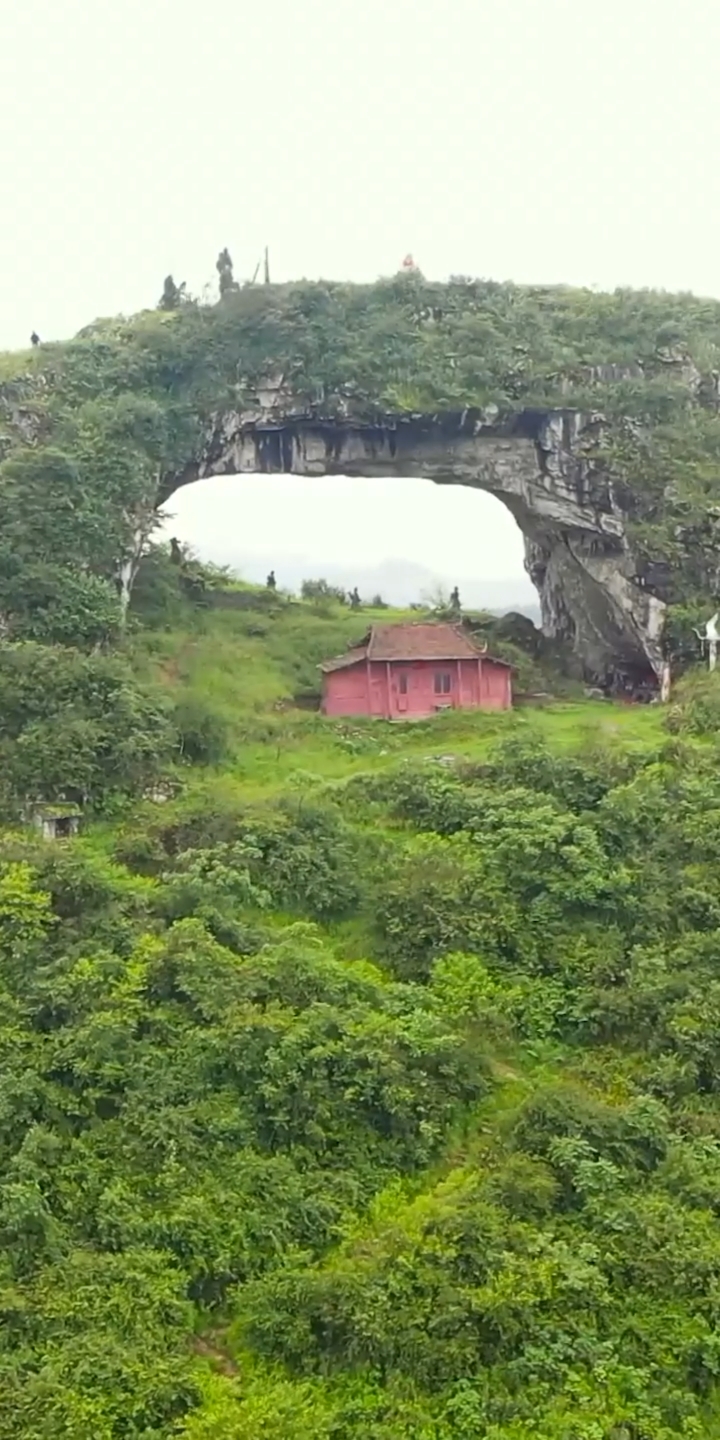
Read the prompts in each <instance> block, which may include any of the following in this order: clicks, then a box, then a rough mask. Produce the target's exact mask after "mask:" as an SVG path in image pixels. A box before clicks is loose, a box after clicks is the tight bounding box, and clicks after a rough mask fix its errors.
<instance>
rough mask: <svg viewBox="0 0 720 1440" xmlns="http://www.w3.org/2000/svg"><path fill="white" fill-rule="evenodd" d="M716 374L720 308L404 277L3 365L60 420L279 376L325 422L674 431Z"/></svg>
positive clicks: (653, 296)
mask: <svg viewBox="0 0 720 1440" xmlns="http://www.w3.org/2000/svg"><path fill="white" fill-rule="evenodd" d="M609 366H613V367H617V368H616V370H615V372H614V373H613V372H610V371H608V370H604V371H603V367H609ZM718 367H720V302H717V301H715V300H709V299H699V298H697V297H695V296H692V295H687V294H683V295H672V294H666V293H664V292H656V291H650V290H642V291H632V290H616V291H614V292H613V293H598V292H596V291H593V290H582V289H574V288H571V287H568V286H521V285H515V284H512V283H498V282H496V281H489V280H468V279H465V278H463V277H454V278H452V279H451V280H450V281H449V282H448V283H439V282H434V281H429V280H426V279H425V278H424V277H422V276H421V275H419V274H410V275H408V274H400V275H397V276H394V277H392V278H388V279H381V280H378V281H377V282H375V283H374V284H370V285H354V284H347V283H340V282H326V281H319V282H309V281H298V282H293V283H291V284H285V285H271V286H255V285H247V286H245V287H243V288H241V289H239V290H237V291H233V292H232V293H230V294H229V295H227V296H225V297H224V299H223V300H222V301H221V302H220V303H218V304H213V305H205V304H201V303H199V302H196V301H189V302H186V303H185V304H183V305H182V306H181V307H180V308H179V309H178V310H175V311H170V312H167V311H162V310H155V311H143V312H141V313H140V314H139V315H137V316H134V317H131V318H129V319H124V318H119V319H108V320H100V321H97V322H95V323H94V324H92V325H89V326H87V327H86V328H85V329H84V330H83V331H81V332H80V334H79V335H78V336H76V337H75V338H74V339H73V340H71V341H69V342H66V343H61V344H51V345H42V346H40V347H38V348H37V350H35V351H34V352H32V353H31V354H29V355H27V354H24V353H23V354H18V355H17V356H6V357H0V383H2V381H5V384H6V385H7V384H8V382H9V383H10V387H11V389H12V388H14V387H13V385H12V382H13V381H16V382H17V381H21V382H22V380H23V379H25V378H26V381H27V386H28V388H29V390H30V392H31V394H32V396H33V399H34V400H35V401H38V402H40V403H41V404H42V406H43V408H47V410H48V411H49V413H50V414H51V415H52V414H57V413H58V412H62V411H64V410H65V409H66V407H68V406H71V407H72V406H75V405H77V404H78V403H82V402H83V401H86V400H88V399H90V398H92V397H93V396H98V395H100V394H102V395H113V394H117V393H121V392H124V391H127V390H131V391H142V392H144V393H146V394H147V393H150V394H153V395H155V396H158V397H160V396H162V397H163V398H164V399H165V400H166V401H171V402H172V403H174V404H176V405H178V404H189V405H191V406H192V407H193V410H194V411H195V412H196V413H197V411H198V409H199V410H200V411H201V412H203V411H205V410H206V409H207V410H209V409H215V408H217V407H218V406H219V405H222V404H223V403H227V402H231V401H233V402H235V403H238V402H240V403H242V402H243V401H245V400H247V401H248V402H249V401H250V400H251V399H252V396H253V393H254V389H255V387H256V386H257V384H258V382H260V381H261V380H262V379H264V378H266V377H267V376H268V375H269V374H278V373H281V374H282V375H283V376H284V378H285V381H286V383H287V384H289V386H290V387H291V388H292V390H293V392H294V393H295V394H296V395H297V397H298V399H299V400H300V401H301V402H303V403H305V404H306V405H307V406H308V407H309V408H312V409H316V410H319V411H323V412H324V413H326V414H333V413H335V412H336V411H338V410H339V409H341V410H342V412H343V413H346V412H347V411H348V410H350V411H351V412H353V413H357V414H358V415H363V414H368V413H377V412H378V411H397V412H418V411H420V412H424V413H432V412H435V411H437V410H453V409H456V408H462V407H464V406H475V405H477V406H484V405H488V404H494V405H497V406H498V407H499V410H500V412H501V413H504V412H505V413H507V412H511V411H513V410H515V409H517V408H518V407H521V406H524V405H548V406H558V405H568V406H573V405H578V406H584V405H591V406H592V407H593V408H598V407H600V408H604V409H606V410H608V411H609V412H610V413H613V412H614V413H622V414H630V415H642V416H646V417H647V418H648V419H654V420H660V419H663V418H668V417H669V416H670V415H671V414H673V413H677V411H678V408H682V407H684V406H685V405H686V404H687V401H688V399H689V397H690V396H698V397H699V398H702V393H703V386H705V387H707V388H708V390H709V391H713V390H714V386H713V383H712V376H713V371H715V370H716V369H717V368H718ZM21 388H25V387H23V386H22V385H21Z"/></svg>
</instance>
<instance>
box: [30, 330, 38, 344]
mask: <svg viewBox="0 0 720 1440" xmlns="http://www.w3.org/2000/svg"><path fill="white" fill-rule="evenodd" d="M30 344H31V345H39V344H40V336H39V335H38V333H37V330H33V333H32V335H31V336H30Z"/></svg>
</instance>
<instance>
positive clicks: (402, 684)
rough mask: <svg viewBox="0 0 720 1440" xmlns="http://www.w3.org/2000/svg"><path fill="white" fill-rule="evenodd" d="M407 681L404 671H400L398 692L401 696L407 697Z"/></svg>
mask: <svg viewBox="0 0 720 1440" xmlns="http://www.w3.org/2000/svg"><path fill="white" fill-rule="evenodd" d="M407 680H408V677H407V674H406V672H405V671H404V670H401V671H400V674H399V675H398V690H399V691H400V694H401V695H407Z"/></svg>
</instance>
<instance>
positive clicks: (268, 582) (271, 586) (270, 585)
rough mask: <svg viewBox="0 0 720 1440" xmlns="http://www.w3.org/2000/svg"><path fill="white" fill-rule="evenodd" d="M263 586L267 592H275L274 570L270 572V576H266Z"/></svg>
mask: <svg viewBox="0 0 720 1440" xmlns="http://www.w3.org/2000/svg"><path fill="white" fill-rule="evenodd" d="M265 584H266V585H267V588H268V590H277V580H276V579H275V571H274V570H271V571H270V574H269V575H268V577H267V580H266V581H265Z"/></svg>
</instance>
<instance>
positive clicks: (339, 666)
mask: <svg viewBox="0 0 720 1440" xmlns="http://www.w3.org/2000/svg"><path fill="white" fill-rule="evenodd" d="M320 669H321V670H322V672H323V701H322V709H323V713H324V714H325V715H376V716H378V717H379V718H381V719H383V720H403V719H405V720H419V719H424V718H426V717H427V716H428V715H434V714H435V713H436V711H438V710H448V709H453V708H454V709H457V710H509V708H510V706H511V705H512V681H511V666H510V665H508V664H507V663H506V661H504V660H496V659H494V658H493V656H492V655H488V654H487V653H486V651H485V650H481V649H480V648H479V646H477V645H475V644H474V643H473V641H472V640H471V639H470V637H469V636H468V635H467V634H466V633H465V631H464V630H463V629H462V627H461V626H460V625H448V624H439V623H438V624H432V623H428V622H427V621H424V622H421V623H418V624H409V625H373V626H372V628H371V629H370V631H369V633H368V634H367V635H366V636H365V639H364V640H362V641H361V642H360V644H359V645H355V646H353V647H352V649H351V650H348V652H347V654H345V655H339V656H338V657H337V659H336V660H326V661H325V663H324V664H323V665H321V666H320Z"/></svg>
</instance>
